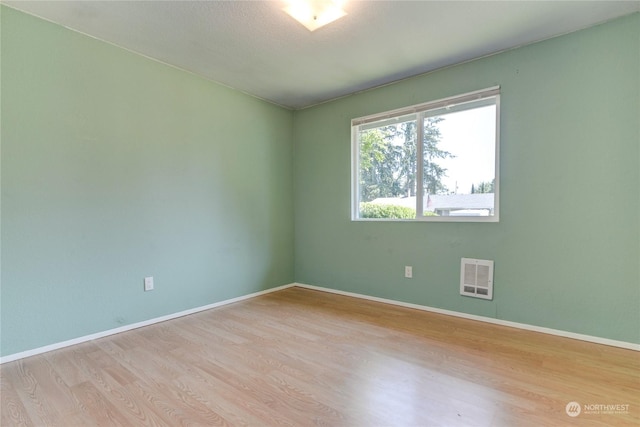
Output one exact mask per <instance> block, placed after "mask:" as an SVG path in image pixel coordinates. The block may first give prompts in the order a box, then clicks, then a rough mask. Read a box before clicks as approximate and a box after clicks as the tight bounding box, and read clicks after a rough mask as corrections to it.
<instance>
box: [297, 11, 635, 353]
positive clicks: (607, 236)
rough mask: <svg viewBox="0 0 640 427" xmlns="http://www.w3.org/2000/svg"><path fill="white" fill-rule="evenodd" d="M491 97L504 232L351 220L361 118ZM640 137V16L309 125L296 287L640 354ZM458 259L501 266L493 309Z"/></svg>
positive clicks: (352, 100)
mask: <svg viewBox="0 0 640 427" xmlns="http://www.w3.org/2000/svg"><path fill="white" fill-rule="evenodd" d="M428 48H429V46H428V44H425V49H428ZM494 85H500V86H501V88H502V97H501V106H502V115H501V120H502V122H501V149H500V157H501V165H500V174H501V180H500V188H501V194H500V196H501V206H500V209H501V211H500V222H499V223H497V224H482V223H372V222H351V221H350V219H349V206H350V205H349V198H350V184H349V183H350V120H351V119H352V118H355V117H361V116H365V115H368V114H372V113H377V112H381V111H385V110H390V109H394V108H399V107H403V106H407V105H411V104H416V103H421V102H426V101H430V100H435V99H439V98H443V97H447V96H452V95H457V94H462V93H465V92H470V91H473V90H478V89H483V88H487V87H490V86H494ZM639 123H640V14H635V15H631V16H627V17H624V18H621V19H618V20H616V21H613V22H610V23H607V24H604V25H600V26H597V27H592V28H590V29H587V30H583V31H580V32H576V33H572V34H569V35H566V36H562V37H559V38H555V39H550V40H547V41H544V42H540V43H537V44H534V45H529V46H526V47H523V48H519V49H515V50H511V51H508V52H505V53H501V54H499V55H494V56H491V57H487V58H483V59H480V60H476V61H473V62H469V63H465V64H461V65H458V66H454V67H450V68H446V69H443V70H439V71H436V72H433V73H429V74H426V75H422V76H419V77H416V78H412V79H408V80H405V81H402V82H399V83H396V84H393V85H389V86H385V87H381V88H378V89H375V90H371V91H367V92H364V93H360V94H356V95H352V96H350V97H347V98H343V99H340V100H336V101H334V102H330V103H326V104H323V105H320V106H316V107H314V108H309V109H306V110H302V111H298V112H296V113H295V121H294V144H295V146H294V169H295V184H294V193H295V242H296V243H295V248H296V258H295V277H296V281H298V282H302V283H306V284H312V285H318V286H325V287H330V288H335V289H338V290H342V291H349V292H357V293H361V294H366V295H371V296H376V297H382V298H389V299H394V300H398V301H405V302H410V303H415V304H422V305H427V306H431V307H438V308H442V309H447V310H454V311H458V312H463V313H469V314H474V315H481V316H487V317H490V318H496V319H502V320H507V321H513V322H521V323H526V324H531V325H536V326H541V327H548V328H554V329H559V330H564V331H569V332H574V333H580V334H587V335H592V336H597V337H603V338H608V339H613V340H621V341H627V342H633V343H640V270H639V265H640V234H639V233H640V231H639V228H640V190H639V188H640V176H639V173H638V170H639V169H640V152H639V146H640V124H639ZM461 257H471V258H481V259H491V260H494V261H495V277H494V279H495V282H494V283H495V285H494V299H493V301H485V300H478V299H473V298H468V297H462V296H460V295H459V289H458V288H459V269H460V258H461ZM404 265H412V266H413V275H414V278H413V279H411V280H409V279H404V277H403V266H404Z"/></svg>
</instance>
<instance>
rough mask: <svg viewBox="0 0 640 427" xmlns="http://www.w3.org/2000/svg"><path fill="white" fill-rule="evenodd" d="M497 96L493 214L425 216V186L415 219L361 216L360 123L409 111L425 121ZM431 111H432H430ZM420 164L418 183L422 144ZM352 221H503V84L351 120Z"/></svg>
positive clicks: (419, 171)
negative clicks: (501, 133)
mask: <svg viewBox="0 0 640 427" xmlns="http://www.w3.org/2000/svg"><path fill="white" fill-rule="evenodd" d="M489 98H495V106H496V123H495V128H496V132H495V138H496V141H495V153H494V156H495V157H494V158H495V181H494V209H493V215H491V216H425V215H424V212H423V209H418V207H419V206H424V203H423V202H424V192H423V191H422V189H420V191H418V188H416V217H415V219H395V218H360V217H359V213H360V189H359V177H360V150H359V141H358V134H359V132H358V130H359V126H360V125H364V124H367V123H372V122H377V121H380V120H384V119H392V118H397V117H401V116H405V115H408V114H417V118H416V120H417V122H418V123H423V122H424V119H425V118H427V117H431V116H434V115H437V114H434V110H441V109H445V108H447V109H448V108H452V107H453V106H455V105H460V104H464V103H467V102H471V101H478V100H481V99H489ZM430 113H431V114H430ZM416 131H417V135H416V141H422V140H423V132H424V127H423V126H416ZM416 150H417V156H416V158H417V163H418V164H417V165H416V182H417V183H421V182H422V174H423V167H422V161H423V158H424V156H423V144H417V147H416ZM351 220H352V221H383V222H389V221H394V222H416V221H425V222H499V221H500V86H493V87H490V88H487V89H482V90H478V91H474V92H469V93H465V94H462V95H456V96H451V97H447V98H443V99H438V100H436V101H430V102H425V103H422V104H417V105H412V106H409V107H404V108H398V109H395V110H390V111H385V112H382V113H377V114H372V115H369V116H364V117H359V118H356V119H353V120H351Z"/></svg>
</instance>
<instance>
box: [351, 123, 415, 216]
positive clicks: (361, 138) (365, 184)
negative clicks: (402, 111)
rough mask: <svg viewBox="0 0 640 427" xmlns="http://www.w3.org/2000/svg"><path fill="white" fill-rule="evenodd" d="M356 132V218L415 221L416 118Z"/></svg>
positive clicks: (363, 128) (365, 127)
mask: <svg viewBox="0 0 640 427" xmlns="http://www.w3.org/2000/svg"><path fill="white" fill-rule="evenodd" d="M408 118H409V117H407V116H405V117H403V119H404V120H403V121H400V122H398V121H397V120H394V121H390V120H384V121H382V122H377V124H378V126H375V127H374V126H373V125H374V124H373V123H369V124H367V125H363V126H361V127H359V128H358V130H357V141H358V150H359V165H358V166H359V176H358V188H359V206H358V209H359V217H360V218H395V219H409V218H415V207H416V202H415V195H416V167H417V163H416V151H417V150H416V126H417V121H416V116H415V114H414V115H411V117H410V119H409V120H407V119H408Z"/></svg>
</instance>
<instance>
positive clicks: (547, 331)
mask: <svg viewBox="0 0 640 427" xmlns="http://www.w3.org/2000/svg"><path fill="white" fill-rule="evenodd" d="M294 286H297V287H300V288H306V289H312V290H316V291H321V292H329V293H333V294H338V295H344V296H349V297H354V298H361V299H366V300H370V301H376V302H381V303H385V304H392V305H397V306H400V307H407V308H413V309H416V310H422V311H430V312H433V313H438V314H445V315H448V316H455V317H461V318H464V319H470V320H477V321H479V322H486V323H493V324H495V325H501V326H509V327H512V328H518V329H524V330H528V331H534V332H541V333H543V334H549V335H557V336H560V337H565V338H572V339H576V340H581V341H588V342H592V343H596V344H604V345H609V346H612V347H620V348H626V349H629V350H635V351H640V344H634V343H629V342H625V341H616V340H610V339H608V338H601V337H594V336H591V335H583V334H576V333H573V332H567V331H561V330H558V329H551V328H543V327H540V326H534V325H528V324H526V323H517V322H510V321H508V320H500V319H494V318H491V317H484V316H476V315H474V314H467V313H461V312H457V311H451V310H444V309H441V308H435V307H429V306H426V305H418V304H411V303H408V302H402V301H395V300H391V299H386V298H378V297H372V296H369V295H363V294H357V293H353V292H345V291H339V290H337V289H331V288H324V287H321V286H313V285H306V284H304V283H291V284H288V285H282V286H278V287H275V288H271V289H266V290H264V291H260V292H254V293H251V294H248V295H243V296H240V297H237V298H231V299H228V300H224V301H219V302H216V303H213V304H208V305H204V306H201V307H196V308H192V309H189V310H184V311H180V312H177V313H173V314H168V315H166V316H161V317H156V318H154V319H149V320H145V321H143V322H138V323H132V324H131V325H126V326H122V327H119V328H115V329H109V330H107V331H102V332H98V333H95V334H91V335H85V336H83V337H78V338H74V339H71V340H67V341H62V342H59V343H54V344H50V345H46V346H44V347H38V348H34V349H32V350H27V351H22V352H20V353H14V354H10V355H7V356H4V357H0V364H3V363H7V362H13V361H15V360H19V359H24V358H25V357H29V356H35V355H38V354H42V353H46V352H48V351H53V350H58V349H60V348H64V347H69V346H72V345H75V344H80V343H83V342H87V341H91V340H95V339H98V338H104V337H107V336H109V335H115V334H119V333H121V332H126V331H130V330H132V329H137V328H142V327H143V326H149V325H153V324H155V323H160V322H165V321H167V320H171V319H176V318H178V317H183V316H188V315H189V314H194V313H198V312H201V311H205V310H210V309H212V308H216V307H221V306H223V305H227V304H232V303H234V302H239V301H243V300H246V299H250V298H254V297H257V296H260V295H265V294H269V293H271V292H277V291H281V290H283V289H287V288H291V287H294Z"/></svg>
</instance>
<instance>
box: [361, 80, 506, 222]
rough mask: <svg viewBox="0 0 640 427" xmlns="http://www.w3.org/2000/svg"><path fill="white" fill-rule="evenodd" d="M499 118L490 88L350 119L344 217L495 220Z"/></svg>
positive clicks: (496, 93)
mask: <svg viewBox="0 0 640 427" xmlns="http://www.w3.org/2000/svg"><path fill="white" fill-rule="evenodd" d="M499 119H500V88H498V87H494V88H490V89H485V90H481V91H477V92H472V93H468V94H464V95H460V96H456V97H452V98H447V99H442V100H438V101H433V102H428V103H425V104H420V105H414V106H411V107H406V108H402V109H398V110H394V111H388V112H384V113H380V114H374V115H371V116H367V117H362V118H359V119H354V120H352V121H351V130H352V132H351V133H352V153H353V159H352V219H353V220H395V221H397V220H419V221H473V222H497V221H498V184H499V182H498V170H499V169H498V152H499V151H498V148H499V144H498V143H499ZM418 141H421V142H420V143H418Z"/></svg>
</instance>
